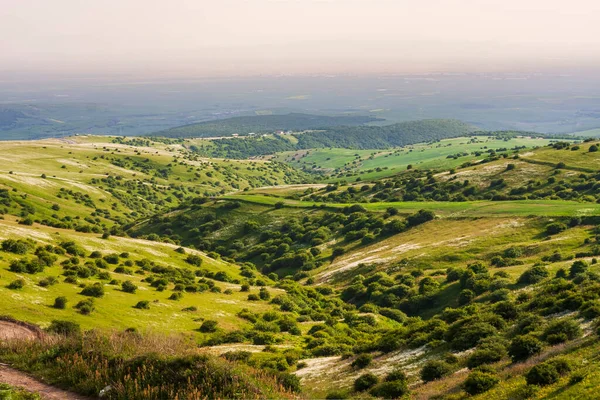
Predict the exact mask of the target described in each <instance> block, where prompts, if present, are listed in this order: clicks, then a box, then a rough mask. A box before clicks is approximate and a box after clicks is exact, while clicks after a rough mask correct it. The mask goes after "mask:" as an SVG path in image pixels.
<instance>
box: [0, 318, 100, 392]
mask: <svg viewBox="0 0 600 400" xmlns="http://www.w3.org/2000/svg"><path fill="white" fill-rule="evenodd" d="M41 335H42V333H41V332H40V331H38V330H35V329H33V328H31V327H29V326H27V325H25V324H20V323H18V322H12V321H0V341H5V340H15V339H18V340H38V339H39V338H40V336H41ZM0 382H2V383H7V384H9V385H11V386H15V387H20V388H23V389H25V390H27V391H29V392H34V393H37V394H39V395H40V396H41V398H42V399H44V400H88V399H89V397H84V396H80V395H78V394H75V393H72V392H68V391H65V390H62V389H59V388H56V387H54V386H51V385H48V384H46V383H44V382H42V381H40V380H38V379H36V378H33V377H31V376H30V375H28V374H26V373H24V372H22V371H19V370H17V369H14V368H11V367H10V366H8V365H7V364H2V363H0Z"/></svg>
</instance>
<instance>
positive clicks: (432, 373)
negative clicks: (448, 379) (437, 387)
mask: <svg viewBox="0 0 600 400" xmlns="http://www.w3.org/2000/svg"><path fill="white" fill-rule="evenodd" d="M451 372H452V367H451V366H450V365H449V364H448V363H446V362H444V361H439V360H434V361H428V362H427V363H426V364H425V365H424V366H423V368H422V369H421V379H422V380H424V381H425V382H430V381H435V380H436V379H440V378H443V377H444V376H446V375H449V374H450V373H451Z"/></svg>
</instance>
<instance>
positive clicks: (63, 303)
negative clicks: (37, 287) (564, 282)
mask: <svg viewBox="0 0 600 400" xmlns="http://www.w3.org/2000/svg"><path fill="white" fill-rule="evenodd" d="M53 307H54V308H58V309H59V310H64V309H65V308H66V307H67V298H66V297H65V296H59V297H57V298H56V299H54V305H53Z"/></svg>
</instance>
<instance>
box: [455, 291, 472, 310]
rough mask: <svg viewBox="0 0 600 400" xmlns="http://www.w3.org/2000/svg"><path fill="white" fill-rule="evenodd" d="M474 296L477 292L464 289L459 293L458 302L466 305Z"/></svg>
mask: <svg viewBox="0 0 600 400" xmlns="http://www.w3.org/2000/svg"><path fill="white" fill-rule="evenodd" d="M474 298H475V292H473V291H472V290H471V289H463V290H461V291H460V293H459V294H458V304H459V305H461V306H464V305H466V304H469V303H470V302H472V301H473V299H474Z"/></svg>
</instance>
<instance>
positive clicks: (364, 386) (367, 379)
mask: <svg viewBox="0 0 600 400" xmlns="http://www.w3.org/2000/svg"><path fill="white" fill-rule="evenodd" d="M378 382H379V378H377V376H376V375H374V374H371V373H367V374H363V375H361V376H359V377H358V378H356V380H355V381H354V390H355V391H357V392H364V391H365V390H369V389H371V388H372V387H373V386H375V385H376V384H377V383H378Z"/></svg>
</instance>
